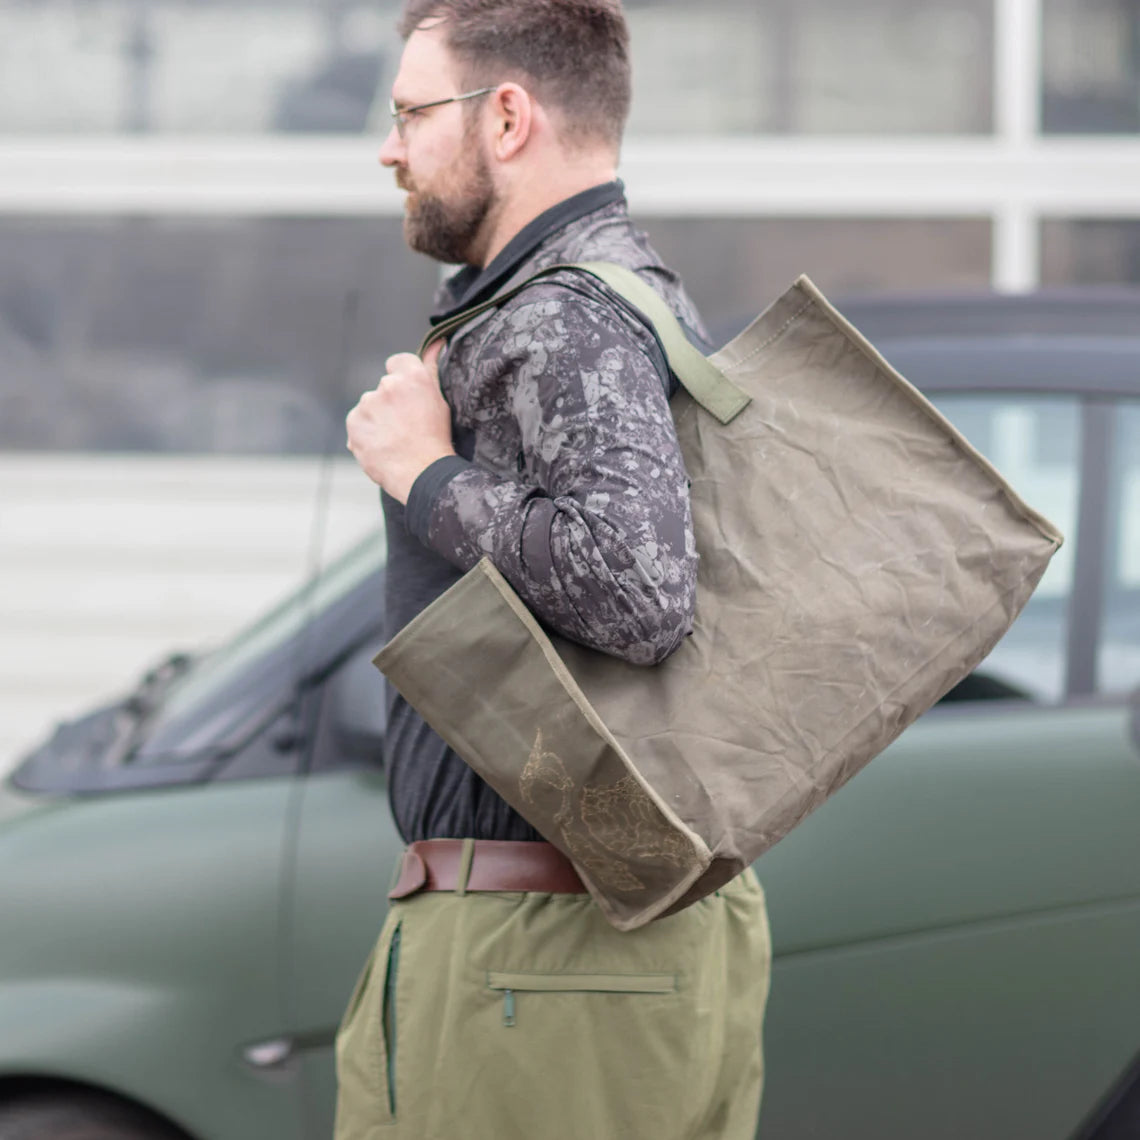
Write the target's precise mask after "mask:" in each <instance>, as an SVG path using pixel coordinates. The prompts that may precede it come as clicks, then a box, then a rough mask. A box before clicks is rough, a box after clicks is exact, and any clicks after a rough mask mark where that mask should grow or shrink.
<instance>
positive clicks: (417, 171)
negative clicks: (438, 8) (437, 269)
mask: <svg viewBox="0 0 1140 1140" xmlns="http://www.w3.org/2000/svg"><path fill="white" fill-rule="evenodd" d="M459 94H462V91H461V90H460V88H459V87H458V86H457V84H456V79H455V68H454V64H453V61H452V59H451V55H450V53H449V52H448V50H447V48H446V46H445V44H444V42H443V33H442V31H440V30H438V29H428V30H425V31H416V32H413V33H412V35H411V36H410V37H409V38H408V42H407V44H406V45H405V47H404V54H403V57H402V58H401V60H400V70H399V73H398V74H397V76H396V81H395V83H393V85H392V98H393V99H394V100H395V102H396V105H397V106H398V107H413V106H416V105H417V104H420V103H428V102H433V101H435V100H436V99H446V98H448V97H450V96H452V95H459ZM481 110H482V108H481V106H479V105H476V106H474V107H471V106H470V105H469V104H465V103H448V104H444V105H443V106H440V107H431V108H428V109H426V110H424V111H421V112H416V113H414V114H412V115H411V116H410V117H409V119H408V122H407V125H406V127H405V129H404V137H403V138H401V137H400V135H399V133H398V132H397V131H396V129H395V128H393V129H392V131H391V132H390V133H389V135H388V138H387V139H386V140H385V142H384V145H383V147H382V148H381V150H380V161H381V163H383V165H385V166H391V167H393V168H394V169H395V172H396V185H397V186H399V187H400V189H401V190H406V191H407V192H408V196H407V198H406V200H405V202H404V237H405V239H406V240H407V242H408V245H410V246H411V247H412V249H414V250H417V251H418V252H419V253H424V254H427V256H428V257H433V258H435V259H436V260H437V261H443V262H446V263H449V264H462V263H468V264H479V263H480V260H481V258H480V247H481V246H482V245H483V243H484V242H485V240H486V235H485V230H486V223H487V220H488V218H489V216H490V215H491V213H492V211H493V209H494V207H495V205H496V202H497V196H496V191H495V185H494V181H493V179H492V176H491V168H490V163H489V162H488V159H487V155H486V153H485V151H484V147H483V141H482V137H481V134H480V131H479V117H480V111H481Z"/></svg>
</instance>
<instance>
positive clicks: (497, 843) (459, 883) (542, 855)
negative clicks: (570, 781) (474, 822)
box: [388, 839, 586, 899]
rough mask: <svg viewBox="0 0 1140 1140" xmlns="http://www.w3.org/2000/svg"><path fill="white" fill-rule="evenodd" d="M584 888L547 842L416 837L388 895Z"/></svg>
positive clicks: (577, 890)
mask: <svg viewBox="0 0 1140 1140" xmlns="http://www.w3.org/2000/svg"><path fill="white" fill-rule="evenodd" d="M465 864H466V866H465ZM585 890H586V887H585V884H583V882H582V880H581V879H580V878H579V877H578V872H577V871H575V870H574V865H573V864H572V863H571V862H570V860H569V859H567V858H566V856H565V855H563V854H562V852H561V851H559V850H558V848H557V847H554V846H553V845H552V844H550V843H524V842H518V843H515V842H507V841H502V840H498V839H421V840H417V841H416V842H415V843H412V844H410V845H409V846H408V847H407V849H406V850H405V851H404V859H403V862H402V863H401V865H400V876H399V878H398V879H397V880H396V885H395V886H394V887H393V888H392V889H391V890H390V891H389V892H388V897H389V898H390V899H402V898H406V897H407V896H408V895H414V894H415V893H416V892H417V891H458V892H460V893H462V892H463V891H549V892H552V893H556V894H582V893H583V892H584V891H585Z"/></svg>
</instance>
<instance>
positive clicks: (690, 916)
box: [335, 871, 771, 1140]
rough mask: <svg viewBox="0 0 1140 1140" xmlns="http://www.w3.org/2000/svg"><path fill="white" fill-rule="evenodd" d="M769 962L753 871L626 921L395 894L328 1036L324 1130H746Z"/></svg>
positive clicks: (550, 906)
mask: <svg viewBox="0 0 1140 1140" xmlns="http://www.w3.org/2000/svg"><path fill="white" fill-rule="evenodd" d="M770 962H771V949H770V944H769V938H768V921H767V915H766V912H765V907H764V895H763V892H762V891H761V889H760V886H759V884H758V883H757V882H756V879H755V877H754V875H753V874H752V872H751V871H747V872H745V873H744V874H743V875H741V876H740V877H739V878H738V879H736V880H735V881H733V882H732V883H730V884H729V885H728V886H727V887H724V888H722V889H721V890H720V891H719V892H717V894H715V895H711V896H709V897H708V898H705V899H702V900H701V901H700V902H698V903H696V904H694V905H693V906H691V907H689V908H688V909H687V910H684V911H682V912H681V913H679V914H676V915H673V916H672V917H670V918H664V919H660V920H658V921H656V922H653V923H650V924H649V925H648V926H646V927H643V928H641V929H639V930H635V931H632V932H629V933H625V934H623V933H619V932H618V931H617V930H615V929H614V928H613V927H612V926H610V925H609V924H608V923H607V922H606V920H605V919H604V918H603V917H602V915H601V912H600V911H599V910H598V908H597V907H596V906H595V905H594V903H593V902H592V900H591V899H590V897H589V896H588V895H563V894H544V893H529V894H522V893H502V894H497V893H471V894H464V893H463V892H462V891H457V892H455V893H445V892H433V893H424V894H419V895H413V896H411V897H410V898H406V899H403V900H400V901H397V902H394V903H393V904H392V906H391V910H390V911H389V914H388V918H387V921H386V922H385V924H384V929H383V930H382V931H381V934H380V938H379V941H378V942H377V944H376V947H375V949H374V950H373V952H372V955H371V957H370V959H369V961H368V962H367V964H366V965H365V968H364V971H363V973H362V974H361V977H360V981H359V982H358V983H357V986H356V991H355V992H354V993H353V995H352V999H351V1000H350V1002H349V1006H348V1009H347V1011H346V1012H345V1015H344V1020H343V1021H342V1023H341V1027H340V1032H339V1034H338V1035H337V1046H336V1052H337V1075H338V1079H339V1095H338V1101H337V1116H336V1136H335V1140H381V1138H382V1140H397V1138H399V1140H404V1138H406V1140H445V1138H446V1140H454V1138H460V1137H462V1138H467V1137H472V1138H478V1140H619V1138H620V1140H639V1138H642V1137H644V1140H706V1138H707V1140H713V1138H714V1137H715V1138H716V1140H751V1138H752V1137H753V1136H754V1135H755V1131H756V1118H757V1113H758V1111H759V1102H760V1089H761V1084H762V1080H763V1059H762V1053H761V1042H760V1029H761V1021H762V1019H763V1015H764V1005H765V1002H766V999H767V995H768V978H769V967H770Z"/></svg>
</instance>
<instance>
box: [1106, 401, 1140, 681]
mask: <svg viewBox="0 0 1140 1140" xmlns="http://www.w3.org/2000/svg"><path fill="white" fill-rule="evenodd" d="M1115 435H1116V441H1115V447H1114V448H1113V464H1112V481H1111V485H1110V490H1109V504H1110V516H1109V529H1108V557H1107V558H1106V560H1105V577H1106V582H1105V605H1104V612H1103V615H1102V618H1101V630H1100V652H1099V656H1098V659H1097V688H1098V689H1099V690H1100V691H1102V692H1106V693H1121V692H1127V691H1129V690H1131V689H1134V688H1136V687H1137V686H1138V685H1140V404H1135V403H1133V404H1124V405H1122V406H1121V407H1119V408H1118V409H1117V413H1116V424H1115Z"/></svg>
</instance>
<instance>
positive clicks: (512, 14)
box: [399, 0, 630, 146]
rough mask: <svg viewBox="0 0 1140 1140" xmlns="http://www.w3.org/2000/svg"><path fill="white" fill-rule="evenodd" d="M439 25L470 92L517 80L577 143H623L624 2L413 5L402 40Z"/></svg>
mask: <svg viewBox="0 0 1140 1140" xmlns="http://www.w3.org/2000/svg"><path fill="white" fill-rule="evenodd" d="M436 20H438V21H440V22H441V23H443V24H444V25H445V27H446V32H445V35H446V40H447V46H448V48H449V49H450V51H451V52H452V53H453V55H454V56H455V58H456V60H457V61H458V63H459V65H460V68H461V71H462V79H463V82H464V83H465V84H466V85H470V86H471V87H485V86H491V85H492V84H495V83H503V82H506V81H507V80H513V81H515V82H518V83H521V84H522V86H524V87H529V88H530V89H531V90H532V91H533V92H534V95H535V97H536V98H537V99H539V100H540V101H541V102H543V103H547V104H549V105H550V106H551V107H553V108H556V109H557V110H559V111H561V112H562V115H563V118H564V119H565V123H566V128H567V131H568V133H569V134H570V135H571V136H574V137H586V138H597V139H602V140H605V141H607V142H610V143H613V144H614V145H615V146H616V145H617V144H618V143H620V142H621V136H622V131H623V129H624V128H625V121H626V118H627V117H628V116H629V103H630V65H629V29H628V27H627V26H626V22H625V14H624V13H623V12H622V9H621V0H407V4H406V6H405V8H404V14H403V17H402V19H401V20H400V29H399V30H400V35H401V36H403V38H404V39H405V40H406V39H407V38H408V37H409V36H410V35H411V34H412V32H414V31H415V30H416V29H417V28H420V27H422V26H423V25H425V24H431V23H432V22H434V21H436Z"/></svg>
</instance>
